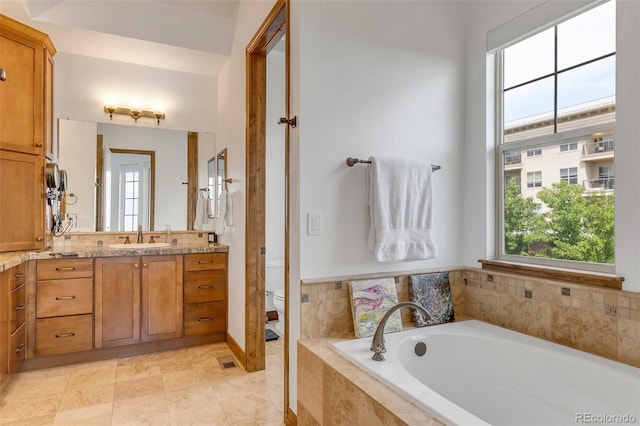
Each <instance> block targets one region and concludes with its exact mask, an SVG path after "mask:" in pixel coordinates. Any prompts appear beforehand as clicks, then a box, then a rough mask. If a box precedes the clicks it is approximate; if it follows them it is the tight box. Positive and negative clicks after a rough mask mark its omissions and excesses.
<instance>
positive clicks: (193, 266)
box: [184, 253, 228, 336]
mask: <svg viewBox="0 0 640 426" xmlns="http://www.w3.org/2000/svg"><path fill="white" fill-rule="evenodd" d="M227 262H228V260H227V253H200V254H185V256H184V303H185V305H184V333H185V335H186V336H193V335H198V334H210V333H226V331H227Z"/></svg>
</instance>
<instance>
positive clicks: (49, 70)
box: [42, 49, 58, 161]
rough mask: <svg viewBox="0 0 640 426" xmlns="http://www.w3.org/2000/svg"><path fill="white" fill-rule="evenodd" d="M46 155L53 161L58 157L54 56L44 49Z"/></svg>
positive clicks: (44, 140)
mask: <svg viewBox="0 0 640 426" xmlns="http://www.w3.org/2000/svg"><path fill="white" fill-rule="evenodd" d="M43 118H44V121H43V123H42V124H43V126H44V129H43V130H44V135H43V138H44V139H43V142H44V156H45V157H47V158H48V159H49V160H51V161H55V160H56V159H57V158H58V149H57V146H55V147H54V145H53V56H52V55H51V52H49V50H48V49H44V111H43Z"/></svg>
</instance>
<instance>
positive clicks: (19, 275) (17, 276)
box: [16, 272, 27, 278]
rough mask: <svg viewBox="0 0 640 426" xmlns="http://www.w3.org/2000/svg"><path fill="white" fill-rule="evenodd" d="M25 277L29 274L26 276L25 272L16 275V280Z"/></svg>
mask: <svg viewBox="0 0 640 426" xmlns="http://www.w3.org/2000/svg"><path fill="white" fill-rule="evenodd" d="M25 275H27V274H25V273H24V272H20V273H19V274H16V278H22V277H24V276H25Z"/></svg>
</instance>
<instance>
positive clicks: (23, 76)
mask: <svg viewBox="0 0 640 426" xmlns="http://www.w3.org/2000/svg"><path fill="white" fill-rule="evenodd" d="M43 50H44V47H43V46H40V47H37V45H34V43H33V42H32V41H30V40H29V39H28V38H26V37H24V36H22V35H20V34H19V33H18V32H14V31H11V30H10V29H3V31H2V35H0V52H2V55H1V57H0V68H2V69H4V70H5V72H6V80H5V81H0V111H1V113H0V149H6V150H11V151H18V152H24V153H27V154H38V155H42V136H43V135H42V130H43V129H42V109H43V103H42V83H43V81H42V77H43V63H42V62H43V58H44V54H43Z"/></svg>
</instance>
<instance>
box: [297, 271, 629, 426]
mask: <svg viewBox="0 0 640 426" xmlns="http://www.w3.org/2000/svg"><path fill="white" fill-rule="evenodd" d="M428 272H435V271H417V272H411V273H403V274H406V275H403V274H397V273H396V274H386V275H385V274H375V275H366V276H357V277H340V278H338V279H326V280H322V281H321V280H314V282H311V283H306V282H303V283H302V285H301V290H300V291H301V294H300V297H301V299H300V300H301V305H300V330H301V339H302V341H301V342H299V344H298V422H299V424H301V425H307V424H309V425H313V424H331V421H330V419H331V418H334V417H332V416H334V413H335V412H339V413H340V414H341V415H342V416H343V418H345V419H351V420H353V422H350V424H434V423H435V424H437V423H438V422H437V420H435V419H431V418H429V419H430V420H424V419H423V420H421V421H420V422H415V421H410V420H407V419H406V418H404V417H401V416H400V415H399V412H398V411H397V410H396V409H395V407H401V405H396V404H397V403H396V402H392V403H387V402H384V401H388V398H391V395H390V394H393V391H391V390H389V389H388V388H386V386H384V385H383V384H381V383H378V384H377V385H376V386H374V387H372V386H373V385H372V382H371V381H373V382H376V381H375V379H373V377H371V376H369V375H368V374H367V373H365V372H364V371H363V370H360V369H358V368H354V366H353V364H351V363H350V362H349V361H347V360H346V359H344V358H342V357H341V356H340V355H338V354H337V353H336V352H335V351H334V350H332V349H331V347H330V346H331V345H330V343H331V342H335V341H336V340H338V339H344V338H348V339H352V338H354V336H355V335H354V331H353V319H352V317H351V306H350V301H349V288H348V281H349V280H350V279H364V278H379V277H384V276H394V275H395V276H396V285H397V291H398V298H399V300H400V301H406V300H409V294H408V286H407V282H408V281H407V277H408V275H411V274H412V273H428ZM449 283H450V286H451V296H452V299H453V305H454V311H455V316H456V320H462V319H469V318H473V319H478V320H481V321H485V322H488V323H491V324H495V325H498V326H501V327H505V328H509V329H512V330H514V331H519V332H522V333H525V334H528V335H532V336H535V337H539V338H542V339H546V340H549V341H552V342H554V343H559V344H562V345H565V346H569V347H572V348H575V349H579V350H582V351H584V352H589V353H593V354H595V355H599V356H603V357H605V358H609V359H613V360H616V361H620V362H623V363H626V364H629V365H632V366H634V367H640V293H632V292H626V291H620V290H612V289H608V288H600V287H592V286H585V285H579V284H572V283H567V282H559V281H554V280H547V279H537V278H535V279H534V278H530V277H525V276H520V275H517V274H508V273H497V272H492V271H488V270H482V269H479V268H465V269H455V270H450V271H449ZM402 318H403V324H404V325H405V326H412V321H411V313H410V311H409V310H408V309H403V310H402ZM304 339H313V340H308V341H307V340H304ZM345 363H346V364H345ZM378 386H381V388H379V387H378ZM323 389H330V392H327V391H323ZM371 389H376V390H375V391H374V390H371ZM404 403H406V404H410V403H409V402H408V401H404ZM410 405H411V404H410ZM402 407H406V406H404V405H402ZM405 409H406V408H402V411H404V410H405ZM414 410H415V411H418V408H416V407H415V406H414ZM414 414H415V413H414ZM326 416H329V417H326ZM367 416H373V417H367ZM363 419H364V420H363Z"/></svg>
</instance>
